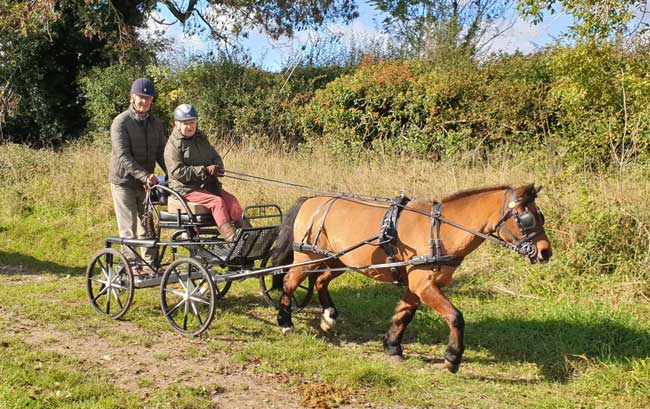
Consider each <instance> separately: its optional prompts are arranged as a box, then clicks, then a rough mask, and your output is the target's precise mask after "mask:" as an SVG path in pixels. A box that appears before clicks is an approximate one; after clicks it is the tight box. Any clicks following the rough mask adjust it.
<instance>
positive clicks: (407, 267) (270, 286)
mask: <svg viewBox="0 0 650 409" xmlns="http://www.w3.org/2000/svg"><path fill="white" fill-rule="evenodd" d="M239 175H241V174H239ZM258 179H259V178H258ZM265 180H267V181H269V180H271V179H265ZM274 182H277V181H274ZM291 186H292V187H297V186H300V185H296V184H291ZM539 190H540V188H539V187H535V186H534V184H529V185H524V186H520V187H511V186H495V187H489V188H482V189H472V190H468V191H462V192H457V193H455V194H452V195H450V196H447V197H445V198H444V199H442V201H440V202H438V201H435V200H413V201H411V200H410V199H408V198H405V197H404V196H403V195H401V196H399V197H397V198H394V199H386V198H376V197H367V196H365V197H364V196H360V195H355V194H343V193H336V192H324V193H319V194H316V195H313V196H309V197H302V198H300V199H298V200H297V201H296V203H295V204H294V206H293V207H292V208H291V209H289V211H288V212H287V213H286V214H284V215H283V213H282V211H281V209H280V208H279V207H278V206H276V205H255V206H249V207H247V208H246V209H245V218H246V219H248V221H249V222H250V224H251V225H252V226H254V227H247V228H242V229H240V230H239V231H238V233H237V235H236V237H235V239H234V240H232V241H226V240H224V239H223V238H222V237H220V236H219V233H218V230H217V229H216V227H215V225H214V221H213V220H212V217H211V216H210V215H209V214H207V213H208V212H207V211H204V210H203V211H202V209H200V208H199V207H197V206H195V205H193V204H192V203H188V202H186V201H185V200H184V198H183V197H182V196H181V195H179V194H178V193H177V192H174V191H173V190H171V189H169V188H167V187H165V186H161V185H155V186H150V187H149V189H148V190H147V196H146V200H145V204H146V206H147V209H148V213H149V215H150V216H151V217H150V218H146V217H145V220H149V223H145V227H146V229H145V231H146V232H147V235H148V237H149V238H147V239H125V238H121V237H109V238H107V239H106V245H105V248H103V249H102V250H100V251H99V252H98V253H97V254H96V255H95V257H94V258H93V259H92V260H91V262H90V265H89V266H88V270H87V274H86V286H87V293H88V297H89V299H90V302H91V304H92V305H93V307H94V308H95V310H97V311H98V312H99V313H100V314H103V315H106V316H108V317H111V318H114V319H116V318H119V317H121V316H123V315H124V314H125V313H126V311H127V310H128V308H129V306H130V305H131V302H132V300H133V292H134V290H135V289H140V288H147V287H155V286H159V287H160V306H161V309H162V312H163V315H164V316H165V318H166V319H167V321H168V322H169V323H170V324H171V326H172V328H173V329H174V330H175V331H177V332H179V333H181V334H184V335H188V336H194V335H198V334H201V333H202V332H203V331H205V330H206V329H207V328H208V326H209V325H210V322H211V320H212V319H213V317H214V313H215V303H216V301H217V300H218V299H219V298H221V297H223V296H225V294H226V293H227V292H228V290H229V289H230V287H231V285H232V282H233V281H237V280H244V279H248V278H257V279H258V280H259V282H260V289H261V293H262V296H263V297H264V299H265V300H266V302H267V303H268V304H269V305H270V306H272V307H275V308H276V309H277V322H278V325H279V326H280V327H281V328H282V331H283V332H289V331H291V330H292V329H293V323H292V320H291V314H292V312H295V311H297V310H300V309H302V308H304V307H305V306H306V305H307V303H308V302H309V300H310V299H311V297H312V293H313V292H314V290H316V291H317V292H318V299H319V302H320V304H321V314H322V316H321V324H320V327H321V329H322V330H323V331H325V332H327V331H329V330H331V328H332V327H333V326H334V325H335V324H336V318H337V316H338V311H337V310H336V307H335V306H334V303H333V301H332V298H331V297H330V294H329V290H328V285H329V283H330V281H331V280H333V279H334V278H336V277H337V276H339V275H341V274H343V273H344V272H345V271H350V270H351V271H358V272H361V273H363V274H365V275H367V276H369V277H371V278H373V279H375V280H378V281H383V282H389V283H390V282H392V283H395V284H401V285H403V286H404V287H405V293H404V296H403V297H402V298H401V300H400V301H399V303H398V305H397V308H396V310H395V314H394V315H393V318H392V320H391V327H390V328H389V330H388V331H387V333H386V335H385V336H384V342H383V343H384V349H385V350H386V352H387V353H388V354H389V355H391V356H393V357H395V358H401V357H402V347H401V342H402V336H403V334H404V331H405V329H406V327H407V326H408V324H409V322H411V320H412V319H413V316H414V314H415V311H416V310H417V308H418V307H419V306H420V305H426V306H428V307H429V308H432V309H433V310H435V311H436V312H437V313H438V314H440V315H441V316H442V317H443V319H444V320H445V321H446V322H447V324H448V326H449V330H450V334H449V343H448V346H447V351H446V353H445V366H446V368H447V369H448V370H450V371H451V372H456V371H458V368H459V366H460V362H461V358H462V354H463V350H464V342H463V339H464V327H465V323H464V319H463V315H462V313H461V312H460V311H459V310H458V309H456V307H455V306H454V305H453V304H452V303H451V302H450V301H449V300H448V299H447V297H446V296H445V295H444V293H443V292H442V291H441V288H442V287H445V286H447V285H448V284H449V283H450V282H451V278H452V275H453V273H454V271H455V270H456V268H457V267H458V266H459V265H460V264H461V263H462V261H463V259H464V257H466V256H467V255H468V254H469V253H471V252H472V251H474V250H475V249H476V248H477V247H478V246H479V245H480V244H481V243H483V242H484V241H488V242H492V243H494V244H497V245H499V246H502V247H505V248H507V249H509V250H512V251H514V252H516V253H519V254H520V255H522V256H524V258H526V259H527V260H528V261H530V262H531V263H544V262H547V261H548V260H549V259H550V257H551V255H552V250H551V244H550V242H549V240H548V237H547V236H546V232H545V230H544V217H543V214H542V212H541V210H540V208H539V207H538V206H537V204H536V203H535V199H536V198H537V194H538V192H539ZM165 196H168V197H169V199H168V201H167V203H168V207H167V209H166V210H162V208H163V202H164V200H162V198H163V197H165ZM145 216H146V215H145ZM153 218H155V219H156V220H157V224H154V223H153ZM398 220H399V223H400V225H399V227H400V229H399V235H398V229H397V227H398V226H397V222H398ZM162 233H165V234H162ZM166 235H169V237H170V238H169V239H167V240H165V239H163V237H165V236H166ZM113 246H121V249H122V251H118V250H117V249H116V248H114V247H113ZM142 247H148V248H155V249H156V250H157V257H156V259H155V261H154V262H153V263H147V262H146V261H145V260H144V259H143V258H142V257H140V256H139V255H138V254H137V252H136V251H135V249H136V248H142ZM271 255H272V257H271ZM147 272H150V274H145V273H147Z"/></svg>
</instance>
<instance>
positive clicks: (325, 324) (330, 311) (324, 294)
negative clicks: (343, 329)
mask: <svg viewBox="0 0 650 409" xmlns="http://www.w3.org/2000/svg"><path fill="white" fill-rule="evenodd" d="M340 266H343V264H340ZM340 266H339V265H338V264H337V265H331V266H329V267H331V268H334V267H340ZM341 274H342V272H333V271H326V272H324V273H321V274H320V275H319V276H318V278H317V279H316V291H317V292H318V300H319V301H320V305H321V308H322V313H321V319H320V328H321V329H322V330H323V332H329V331H331V330H332V328H334V326H335V325H336V318H337V317H338V311H336V307H335V306H334V301H332V297H331V296H330V292H329V288H328V286H329V283H330V281H332V280H333V279H335V278H336V277H338V276H340V275H341Z"/></svg>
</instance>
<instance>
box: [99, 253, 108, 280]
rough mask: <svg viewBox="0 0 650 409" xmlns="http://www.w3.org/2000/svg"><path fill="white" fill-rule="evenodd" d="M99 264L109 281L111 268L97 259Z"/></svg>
mask: <svg viewBox="0 0 650 409" xmlns="http://www.w3.org/2000/svg"><path fill="white" fill-rule="evenodd" d="M97 264H99V267H100V269H101V270H102V274H104V277H105V278H106V281H108V280H109V276H108V270H109V268H108V267H107V266H106V264H104V263H102V259H101V258H98V259H97Z"/></svg>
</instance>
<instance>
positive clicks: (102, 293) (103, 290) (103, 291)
mask: <svg viewBox="0 0 650 409" xmlns="http://www.w3.org/2000/svg"><path fill="white" fill-rule="evenodd" d="M109 288H110V287H104V288H102V290H101V291H100V292H99V293H97V295H96V296H95V297H94V298H93V302H97V300H99V297H101V296H102V295H104V294H105V293H106V290H108V289H109Z"/></svg>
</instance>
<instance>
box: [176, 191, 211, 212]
mask: <svg viewBox="0 0 650 409" xmlns="http://www.w3.org/2000/svg"><path fill="white" fill-rule="evenodd" d="M187 207H189V209H190V212H192V214H194V215H199V214H210V210H208V209H207V208H206V207H203V206H201V205H200V204H198V203H193V202H187ZM179 209H180V211H181V213H185V208H184V207H183V204H182V203H181V202H180V201H179V200H178V199H177V198H176V197H175V196H173V195H172V196H169V199H168V200H167V211H168V212H169V213H173V214H176V212H177V210H179Z"/></svg>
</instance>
